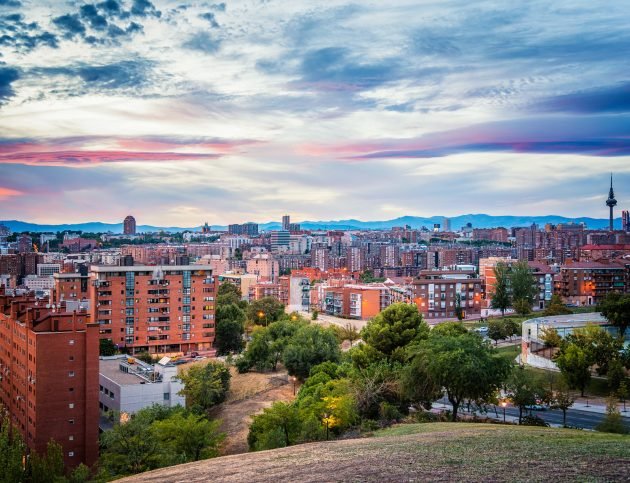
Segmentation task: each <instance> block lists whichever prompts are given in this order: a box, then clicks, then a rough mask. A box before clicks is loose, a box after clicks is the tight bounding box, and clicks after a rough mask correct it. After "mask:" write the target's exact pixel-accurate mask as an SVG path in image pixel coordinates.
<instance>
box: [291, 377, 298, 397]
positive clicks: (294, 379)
mask: <svg viewBox="0 0 630 483" xmlns="http://www.w3.org/2000/svg"><path fill="white" fill-rule="evenodd" d="M291 381H293V395H294V396H295V382H296V381H297V377H295V376H293V377H292V378H291Z"/></svg>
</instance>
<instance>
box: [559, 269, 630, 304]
mask: <svg viewBox="0 0 630 483" xmlns="http://www.w3.org/2000/svg"><path fill="white" fill-rule="evenodd" d="M628 274H629V267H628V266H626V265H625V264H624V263H617V262H607V263H601V262H582V261H580V262H573V263H570V264H567V265H563V266H562V267H561V268H560V273H559V274H558V275H556V280H555V291H556V293H558V294H560V295H561V296H562V298H563V300H564V301H565V302H567V303H572V304H576V305H594V304H597V303H599V302H601V301H602V300H603V299H604V298H605V297H606V295H608V294H609V293H611V292H619V293H626V292H628V291H629V289H630V280H629V278H630V277H629V276H628Z"/></svg>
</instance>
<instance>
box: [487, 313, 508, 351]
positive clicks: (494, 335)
mask: <svg viewBox="0 0 630 483" xmlns="http://www.w3.org/2000/svg"><path fill="white" fill-rule="evenodd" d="M488 338H489V339H492V340H493V341H494V344H495V345H497V344H498V343H499V341H500V340H502V339H504V338H505V330H504V328H503V320H498V319H492V320H490V322H488Z"/></svg>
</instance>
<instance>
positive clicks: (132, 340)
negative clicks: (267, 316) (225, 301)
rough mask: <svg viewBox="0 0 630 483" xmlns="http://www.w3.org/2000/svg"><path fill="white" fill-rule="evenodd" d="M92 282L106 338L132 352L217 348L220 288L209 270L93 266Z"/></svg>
mask: <svg viewBox="0 0 630 483" xmlns="http://www.w3.org/2000/svg"><path fill="white" fill-rule="evenodd" d="M90 279H91V286H90V300H91V302H92V307H91V311H92V318H93V320H94V321H96V322H98V324H99V327H100V336H101V338H102V339H110V340H111V341H112V342H113V343H114V344H116V345H117V346H119V347H126V348H127V349H129V350H130V351H131V353H137V352H144V351H148V352H151V353H180V352H189V351H197V350H208V349H210V348H211V347H212V342H213V340H214V324H215V318H214V317H215V299H216V292H217V283H216V282H215V277H214V275H213V272H212V269H210V268H208V266H207V265H170V266H159V267H153V266H140V265H136V266H131V267H110V266H97V265H93V266H92V267H91V269H90Z"/></svg>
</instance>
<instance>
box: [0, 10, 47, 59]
mask: <svg viewBox="0 0 630 483" xmlns="http://www.w3.org/2000/svg"><path fill="white" fill-rule="evenodd" d="M40 45H46V46H48V47H52V48H56V47H57V46H58V42H57V37H56V36H55V35H53V34H52V33H50V32H47V31H44V30H42V29H41V28H40V26H39V24H38V23H37V22H26V21H25V19H24V15H22V14H20V13H14V14H11V15H0V46H5V47H11V48H13V49H14V50H15V51H18V52H29V51H31V50H33V49H34V48H36V47H37V46H40Z"/></svg>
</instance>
